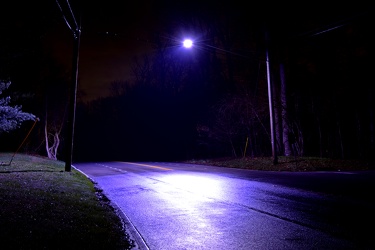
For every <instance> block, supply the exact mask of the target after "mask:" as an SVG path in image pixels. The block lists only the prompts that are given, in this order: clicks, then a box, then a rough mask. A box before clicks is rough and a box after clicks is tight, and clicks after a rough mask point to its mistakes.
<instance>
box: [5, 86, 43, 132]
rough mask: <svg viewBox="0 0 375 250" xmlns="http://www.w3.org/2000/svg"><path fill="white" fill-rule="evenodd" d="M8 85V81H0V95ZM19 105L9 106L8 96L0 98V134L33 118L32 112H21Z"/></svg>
mask: <svg viewBox="0 0 375 250" xmlns="http://www.w3.org/2000/svg"><path fill="white" fill-rule="evenodd" d="M9 85H10V82H3V81H0V95H1V94H2V93H3V91H4V90H6V89H7V88H8V87H9ZM21 109H22V107H21V106H20V105H16V106H13V107H12V106H10V97H9V96H7V97H3V98H1V99H0V134H1V133H4V132H10V131H12V130H15V129H17V128H19V127H20V126H21V124H22V123H23V122H24V121H28V120H35V119H36V117H35V115H33V114H30V113H26V112H23V111H22V110H21Z"/></svg>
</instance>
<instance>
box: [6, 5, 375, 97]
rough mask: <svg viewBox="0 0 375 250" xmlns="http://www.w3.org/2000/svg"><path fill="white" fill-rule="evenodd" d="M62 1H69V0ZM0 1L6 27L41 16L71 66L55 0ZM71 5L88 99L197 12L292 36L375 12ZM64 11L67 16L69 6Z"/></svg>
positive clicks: (67, 35) (105, 90) (48, 40)
mask: <svg viewBox="0 0 375 250" xmlns="http://www.w3.org/2000/svg"><path fill="white" fill-rule="evenodd" d="M60 4H61V5H62V6H66V2H63V1H61V3H60ZM1 5H2V8H1V11H2V13H3V17H2V18H3V21H2V22H3V25H4V27H5V26H11V25H14V24H16V22H19V23H18V24H16V28H18V27H19V26H18V25H22V24H25V25H26V24H27V23H28V22H29V21H31V23H33V19H38V22H36V23H34V24H33V25H34V26H33V27H32V28H36V26H38V25H43V24H45V25H46V27H47V26H48V28H46V30H45V32H46V33H45V34H43V37H42V39H43V42H44V44H45V48H46V51H47V53H51V54H53V55H55V56H56V57H57V59H58V60H59V61H60V62H61V63H63V64H64V65H65V66H66V67H67V68H69V67H70V66H71V58H70V56H72V43H73V41H72V33H71V32H70V30H69V28H68V27H67V25H66V23H65V21H64V20H63V16H62V13H61V12H60V10H59V8H58V6H57V3H56V2H55V1H38V3H30V1H16V2H13V3H5V2H3V3H2V4H1ZM70 5H71V8H72V10H73V12H74V14H75V16H76V18H77V21H79V20H81V28H82V33H81V46H80V56H79V60H80V61H79V62H80V64H79V90H82V91H84V92H85V93H86V98H85V99H86V100H92V99H95V98H98V97H105V96H107V95H108V94H109V84H110V83H111V82H113V81H126V80H131V79H132V70H131V68H132V64H133V60H134V58H135V57H138V58H141V57H142V56H144V55H151V54H152V53H153V46H154V45H153V44H152V41H151V40H150V39H151V37H152V36H154V35H155V34H158V35H163V36H165V37H168V36H169V37H170V38H171V39H175V40H177V39H182V38H183V36H184V35H188V34H189V32H190V31H192V28H191V27H192V25H191V24H189V23H188V22H189V21H191V20H192V18H191V17H192V16H194V15H197V14H198V15H200V16H205V15H206V16H207V18H209V17H210V15H216V14H218V15H219V16H221V17H223V18H224V20H229V21H230V20H232V19H239V20H241V19H243V24H242V25H243V27H244V30H243V33H244V34H246V28H247V27H253V26H256V25H263V23H264V22H265V21H266V22H269V23H271V24H272V25H276V26H277V28H276V30H277V32H278V33H280V34H281V36H285V37H294V36H300V35H313V34H317V33H319V32H321V31H328V32H332V31H329V30H330V29H336V28H339V27H340V26H341V25H347V24H348V23H350V22H352V21H355V20H358V19H361V18H364V17H366V16H369V15H371V13H373V4H366V5H363V4H360V3H357V2H356V3H344V2H341V3H340V4H339V5H335V6H328V5H319V4H315V3H314V4H305V3H300V4H298V3H297V4H296V3H293V4H289V3H288V2H283V3H276V4H275V3H272V4H267V3H251V4H249V5H246V7H245V6H244V5H243V3H242V2H241V1H195V0H194V1H188V2H179V1H168V0H163V1H152V0H140V1H133V2H132V3H131V4H130V3H129V2H125V1H115V0H109V1H106V2H105V3H104V2H90V3H86V2H82V1H70ZM212 13H216V14H212ZM64 14H65V15H66V16H67V17H69V13H68V11H67V9H64ZM50 20H51V21H50ZM70 21H71V19H70ZM4 22H5V24H4ZM29 25H30V24H29ZM170 25H173V26H174V27H175V33H174V34H167V33H165V32H166V26H170ZM187 27H189V28H187ZM188 31H189V32H188ZM168 32H169V31H168ZM369 32H370V31H369ZM190 33H192V32H190ZM195 35H197V34H195ZM200 35H201V36H204V34H200ZM244 37H246V35H244ZM288 39H289V38H288Z"/></svg>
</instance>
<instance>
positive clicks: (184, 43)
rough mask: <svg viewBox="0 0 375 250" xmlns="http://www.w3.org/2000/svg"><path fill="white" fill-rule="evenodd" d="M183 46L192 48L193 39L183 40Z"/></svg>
mask: <svg viewBox="0 0 375 250" xmlns="http://www.w3.org/2000/svg"><path fill="white" fill-rule="evenodd" d="M182 44H183V46H184V47H185V48H187V49H189V48H191V47H192V46H193V41H192V40H191V39H185V40H184V41H183V42H182Z"/></svg>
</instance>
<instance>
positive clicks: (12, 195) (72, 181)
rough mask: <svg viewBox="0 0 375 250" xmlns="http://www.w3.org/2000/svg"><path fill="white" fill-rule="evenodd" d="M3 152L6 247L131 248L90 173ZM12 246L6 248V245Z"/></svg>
mask: <svg viewBox="0 0 375 250" xmlns="http://www.w3.org/2000/svg"><path fill="white" fill-rule="evenodd" d="M11 158H12V154H10V153H0V162H1V163H2V164H0V242H1V245H2V249H30V250H31V249H38V250H39V249H54V250H55V249H69V248H70V249H91V250H92V249H111V250H112V249H113V250H116V249H132V248H133V247H134V246H135V245H134V242H133V240H132V239H130V237H129V235H127V234H126V228H124V222H123V221H122V220H121V217H120V216H119V214H118V211H116V210H115V208H114V207H112V206H111V204H110V202H109V201H108V199H106V197H105V196H104V195H103V194H102V192H101V190H100V189H98V188H97V187H96V186H95V185H94V184H93V183H92V182H91V181H90V180H89V179H88V178H87V177H86V176H84V175H83V174H82V173H80V172H79V171H76V170H75V169H74V168H73V169H72V171H70V172H66V171H65V163H64V162H61V161H54V160H50V159H48V158H45V157H40V156H32V155H26V154H17V155H16V156H15V158H14V159H13V161H12V163H11V164H10V165H9V162H10V160H11ZM188 163H195V164H204V165H214V166H221V167H230V168H241V169H252V170H264V171H317V170H319V171H322V170H323V171H331V170H335V171H349V170H370V169H372V170H373V169H375V168H374V164H370V163H367V162H361V161H342V160H332V159H322V158H294V157H279V158H278V164H276V165H275V164H273V158H271V157H257V158H237V159H232V158H222V159H211V160H192V161H188ZM5 246H8V247H5Z"/></svg>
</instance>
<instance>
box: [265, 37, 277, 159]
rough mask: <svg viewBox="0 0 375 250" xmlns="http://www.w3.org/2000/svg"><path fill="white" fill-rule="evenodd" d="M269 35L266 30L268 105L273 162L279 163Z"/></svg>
mask: <svg viewBox="0 0 375 250" xmlns="http://www.w3.org/2000/svg"><path fill="white" fill-rule="evenodd" d="M268 50H269V37H268V33H267V31H266V66H267V86H268V105H269V110H270V111H269V112H270V128H271V147H272V157H273V164H274V165H276V164H277V163H278V158H277V148H276V142H275V121H274V117H275V116H274V110H273V95H272V83H271V70H270V61H269V55H268Z"/></svg>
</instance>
